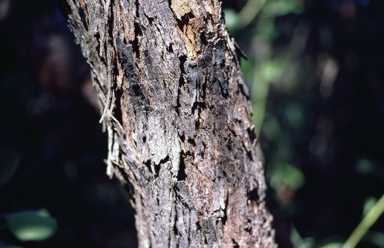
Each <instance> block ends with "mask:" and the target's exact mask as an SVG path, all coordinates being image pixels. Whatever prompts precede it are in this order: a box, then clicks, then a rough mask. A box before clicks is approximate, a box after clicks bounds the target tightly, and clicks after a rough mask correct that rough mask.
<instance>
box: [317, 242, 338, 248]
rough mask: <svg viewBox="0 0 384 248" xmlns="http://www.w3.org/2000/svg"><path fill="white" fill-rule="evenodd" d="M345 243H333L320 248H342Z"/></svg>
mask: <svg viewBox="0 0 384 248" xmlns="http://www.w3.org/2000/svg"><path fill="white" fill-rule="evenodd" d="M342 245H343V243H340V242H332V243H328V244H325V245H322V246H320V247H319V248H341V247H342Z"/></svg>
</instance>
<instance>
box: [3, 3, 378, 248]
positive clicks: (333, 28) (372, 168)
mask: <svg viewBox="0 0 384 248" xmlns="http://www.w3.org/2000/svg"><path fill="white" fill-rule="evenodd" d="M56 3H57V2H55V1H53V0H35V1H28V0H0V247H136V246H137V240H136V233H135V229H134V217H133V211H132V210H131V209H130V207H129V196H128V195H127V193H126V192H125V190H124V188H123V187H122V186H121V185H120V184H119V183H118V182H117V181H116V180H110V179H109V178H107V176H106V174H105V164H104V163H103V159H105V158H106V155H107V154H106V153H107V152H106V148H107V146H106V142H107V140H106V136H105V134H103V133H102V132H101V126H100V125H99V124H98V119H99V113H98V110H97V104H96V103H95V98H94V92H93V90H92V87H91V83H90V75H89V68H88V67H87V65H86V63H85V62H84V60H83V59H82V57H81V53H80V51H79V49H78V47H77V46H75V45H74V42H73V36H72V35H71V34H70V32H69V31H68V29H67V27H66V23H65V19H64V18H63V16H62V14H61V12H60V10H59V9H58V7H57V5H56ZM58 3H62V1H58ZM223 7H224V11H225V17H226V22H227V26H228V29H229V30H230V33H231V34H232V36H233V37H234V38H235V40H236V41H237V43H238V45H239V47H240V48H241V49H242V50H243V51H244V52H245V54H246V55H247V59H246V60H245V59H242V60H241V65H242V70H243V73H244V77H245V81H246V83H247V84H248V86H249V88H250V92H251V100H252V107H253V110H254V116H253V118H254V119H253V120H254V125H255V126H256V132H257V136H258V137H259V144H260V146H261V149H262V153H261V154H262V155H263V157H264V160H265V165H266V176H267V181H268V184H269V186H270V191H269V192H268V199H267V203H268V206H269V208H270V209H271V211H272V212H273V213H274V216H275V221H274V225H275V228H276V230H277V234H276V235H277V240H278V242H279V244H280V247H301V248H304V247H308V248H309V247H323V248H324V247H329V248H330V247H332V248H336V247H343V248H347V247H355V246H356V245H357V247H368V248H369V247H384V222H383V217H382V212H383V211H384V198H382V197H381V196H382V194H383V189H384V168H383V163H384V153H383V152H382V147H384V130H383V127H384V115H383V113H384V111H383V110H384V84H383V83H384V62H383V59H384V57H383V56H384V46H383V44H384V1H382V0H343V1H342V0H248V1H247V0H236V1H235V0H233V1H231V0H224V1H223Z"/></svg>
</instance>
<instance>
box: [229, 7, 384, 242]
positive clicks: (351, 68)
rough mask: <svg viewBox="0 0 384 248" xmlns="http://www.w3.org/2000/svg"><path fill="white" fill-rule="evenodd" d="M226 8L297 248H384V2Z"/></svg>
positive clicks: (270, 177) (270, 174) (270, 176)
mask: <svg viewBox="0 0 384 248" xmlns="http://www.w3.org/2000/svg"><path fill="white" fill-rule="evenodd" d="M224 8H225V16H226V21H227V25H228V28H229V30H230V32H231V34H232V35H233V36H234V38H235V39H236V41H237V43H238V44H239V46H240V47H241V48H242V49H243V50H244V51H246V54H247V56H248V60H242V61H241V62H242V69H243V73H244V76H245V80H246V82H247V84H248V85H249V87H250V89H251V100H252V107H253V110H254V124H255V126H256V129H257V130H258V137H259V144H260V145H261V149H262V151H263V154H264V159H265V165H266V176H267V181H268V183H269V185H270V187H271V188H272V191H273V192H274V193H272V194H274V195H275V199H276V201H277V202H278V203H279V206H280V207H281V208H280V209H281V211H282V215H283V216H284V217H285V223H287V222H288V226H289V227H290V228H289V229H288V232H289V236H290V239H291V242H292V243H293V246H294V247H341V246H342V244H344V246H343V247H355V246H356V244H357V243H359V245H357V246H358V247H384V235H383V234H384V233H383V231H384V229H383V228H384V225H383V217H381V214H382V212H383V208H384V206H383V202H382V201H383V199H380V200H381V201H377V199H378V198H380V197H381V196H382V194H383V193H384V190H383V189H384V187H383V186H384V178H383V175H384V170H383V162H384V156H383V153H382V147H383V145H384V132H383V127H384V115H383V114H384V74H383V72H384V63H383V58H384V57H383V55H384V48H383V46H382V44H384V43H383V42H384V1H377V0H327V1H324V0H249V1H224ZM271 208H272V209H273V206H272V207H271ZM275 215H276V214H275ZM364 216H365V217H364ZM363 217H364V218H363ZM280 219H283V218H281V217H278V218H277V222H279V221H280ZM355 229H356V230H355ZM354 230H355V232H353V231H354ZM352 232H353V234H352ZM347 238H348V240H347ZM281 242H284V241H281ZM283 247H285V246H283Z"/></svg>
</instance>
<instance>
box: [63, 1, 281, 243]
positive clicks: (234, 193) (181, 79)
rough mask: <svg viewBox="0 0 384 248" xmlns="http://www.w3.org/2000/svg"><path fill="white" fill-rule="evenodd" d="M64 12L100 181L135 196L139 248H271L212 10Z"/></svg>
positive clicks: (255, 169)
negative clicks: (92, 108) (82, 73)
mask: <svg viewBox="0 0 384 248" xmlns="http://www.w3.org/2000/svg"><path fill="white" fill-rule="evenodd" d="M68 3H69V6H70V8H71V10H72V12H71V15H70V17H69V25H70V27H71V29H72V31H73V32H74V34H75V36H76V40H77V42H78V43H80V46H81V48H82V52H83V54H84V56H85V57H86V58H87V61H88V63H89V64H90V66H91V68H92V73H93V77H94V85H95V87H96V90H97V92H98V94H99V98H100V106H101V112H102V118H101V121H102V123H103V126H104V127H105V128H106V129H107V131H108V137H109V145H108V147H109V153H108V159H107V164H108V166H107V173H108V175H109V176H111V177H112V176H116V177H117V178H118V179H119V180H121V181H122V182H123V183H126V184H128V185H129V188H130V189H131V190H132V196H133V199H132V204H133V206H134V208H135V210H136V216H135V218H136V227H137V230H138V236H139V242H140V247H205V246H206V247H232V246H233V245H236V246H239V247H250V246H253V247H275V243H274V241H273V233H272V229H271V216H270V214H269V213H268V212H267V210H266V208H265V202H264V194H265V188H266V186H265V182H264V178H263V168H262V164H261V162H260V161H259V160H258V158H257V156H256V150H255V147H256V139H255V136H254V134H253V133H252V132H253V129H252V125H251V121H250V119H251V118H250V113H251V110H250V105H249V102H248V94H247V89H246V86H245V85H244V82H243V80H242V78H241V73H240V69H239V63H238V58H237V57H236V53H235V45H234V42H233V40H232V39H231V38H230V37H229V35H228V33H227V31H226V28H225V25H224V20H223V16H222V10H221V6H220V2H218V1H217V0H207V1H198V0H188V1H187V0H169V1H168V2H166V1H165V2H164V1H160V0H159V1H157V0H155V1H152V0H151V1H145V0H140V1H139V0H120V1H117V0H114V1H112V0H111V1H101V0H100V1H90V0H84V1H82V0H73V1H72V0H68ZM80 9H82V12H81V11H80ZM82 15H83V16H82Z"/></svg>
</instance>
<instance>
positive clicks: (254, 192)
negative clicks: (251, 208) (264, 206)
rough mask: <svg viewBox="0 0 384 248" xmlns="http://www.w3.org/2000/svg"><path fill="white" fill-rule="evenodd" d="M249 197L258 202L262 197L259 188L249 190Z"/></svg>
mask: <svg viewBox="0 0 384 248" xmlns="http://www.w3.org/2000/svg"><path fill="white" fill-rule="evenodd" d="M247 197H248V199H249V200H251V201H254V202H258V201H259V199H260V198H259V193H258V192H257V188H254V189H253V190H251V191H249V192H248V194H247Z"/></svg>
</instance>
